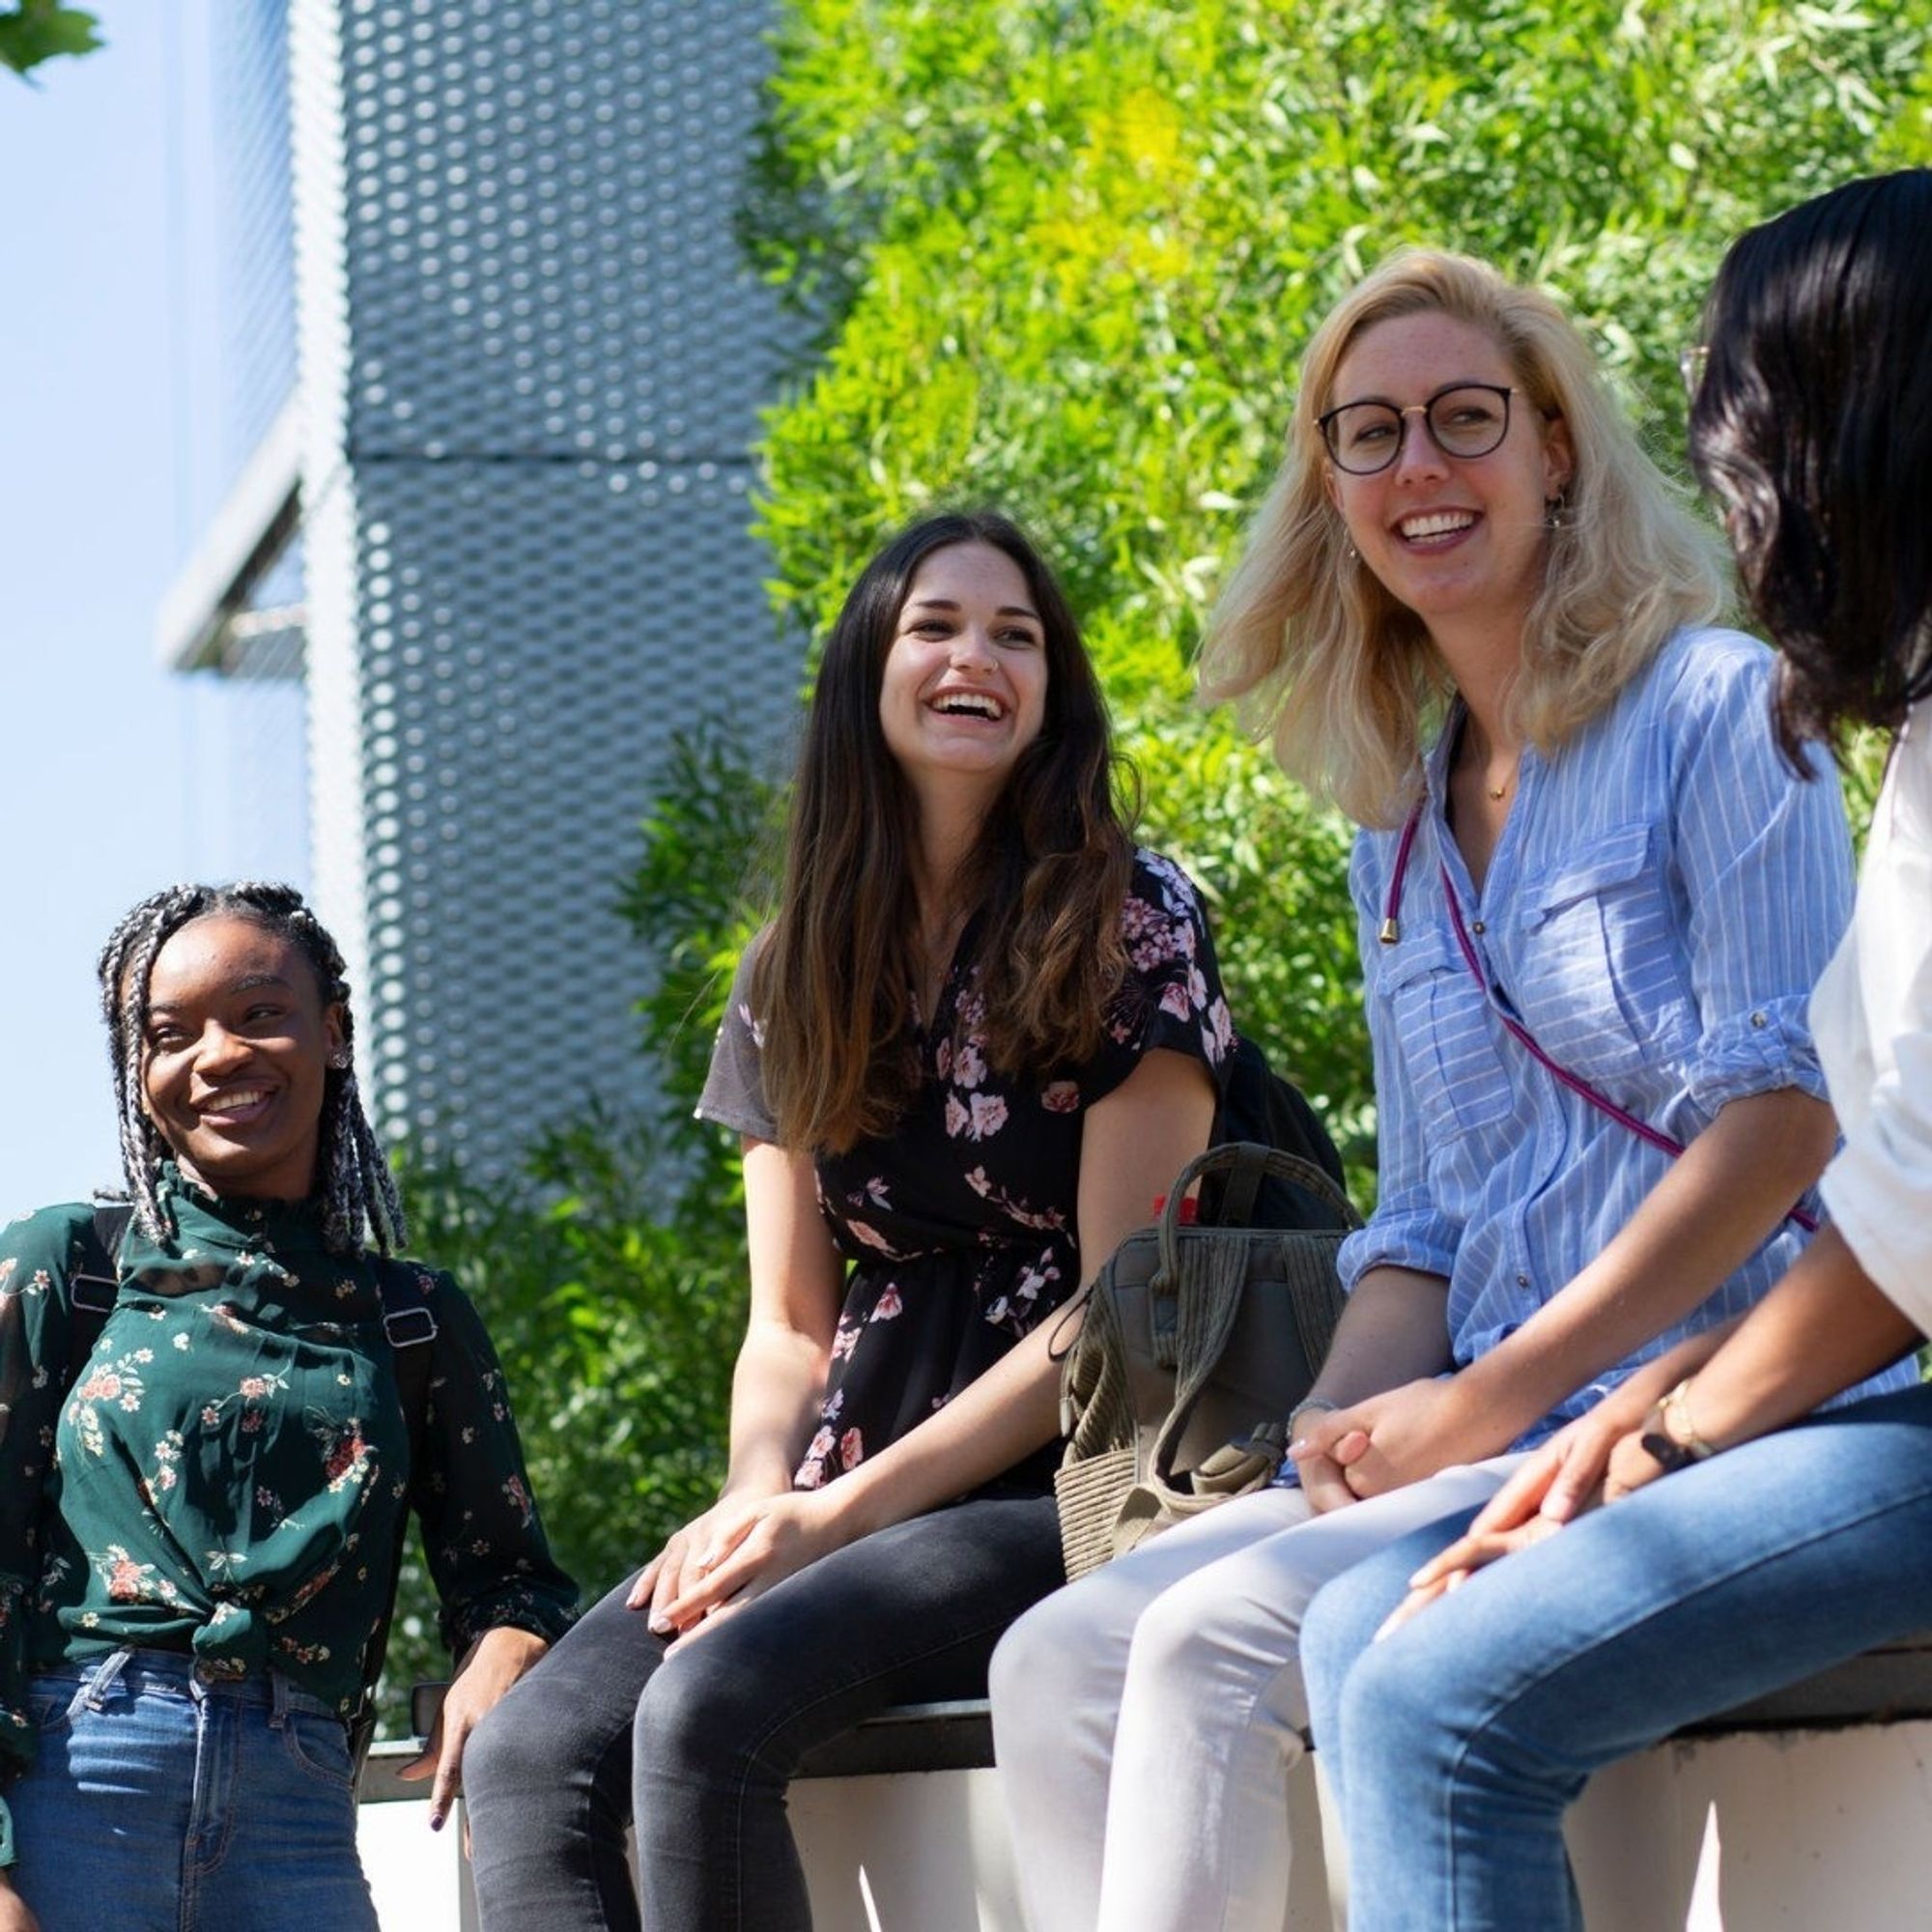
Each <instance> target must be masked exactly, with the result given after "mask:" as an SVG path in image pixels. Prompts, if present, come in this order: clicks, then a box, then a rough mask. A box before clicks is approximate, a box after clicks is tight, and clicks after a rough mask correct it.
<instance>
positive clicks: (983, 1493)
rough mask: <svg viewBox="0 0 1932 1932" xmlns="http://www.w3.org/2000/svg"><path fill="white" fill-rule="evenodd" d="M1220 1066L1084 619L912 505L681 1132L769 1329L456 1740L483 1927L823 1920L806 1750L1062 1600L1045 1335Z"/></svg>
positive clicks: (1195, 956) (1183, 1152)
mask: <svg viewBox="0 0 1932 1932" xmlns="http://www.w3.org/2000/svg"><path fill="white" fill-rule="evenodd" d="M1231 1047H1232V1035H1231V1030H1230V1026H1229V1020H1228V1013H1227V1008H1226V1005H1225V1003H1224V1002H1223V1000H1222V998H1221V994H1220V988H1219V985H1218V983H1217V980H1216V977H1215V970H1214V961H1213V953H1212V950H1211V947H1210V944H1209V940H1208V929H1207V925H1206V923H1205V921H1204V920H1203V917H1202V913H1201V909H1200V905H1199V902H1198V900H1197V898H1196V896H1195V894H1194V891H1193V888H1192V887H1191V886H1190V885H1189V883H1188V881H1187V879H1186V878H1185V876H1184V875H1183V874H1182V873H1181V872H1180V871H1179V869H1177V868H1176V867H1174V866H1173V865H1171V864H1169V863H1168V862H1167V861H1165V860H1163V859H1161V858H1159V857H1157V856H1156V855H1154V854H1151V853H1148V852H1136V851H1135V849H1134V847H1133V845H1132V842H1131V840H1130V838H1128V835H1127V832H1126V830H1125V828H1124V826H1123V825H1122V819H1121V815H1120V812H1119V810H1118V808H1117V805H1116V802H1115V791H1114V772H1113V760H1112V755H1111V753H1110V750H1109V739H1108V729H1107V723H1106V715H1105V711H1104V708H1103V706H1102V703H1101V698H1100V694H1099V691H1098V688H1097V686H1096V684H1095V681H1094V673H1093V670H1092V668H1091V667H1090V665H1089V664H1088V662H1087V659H1086V656H1085V654H1084V652H1083V650H1082V648H1081V644H1080V639H1079V634H1078V631H1077V630H1076V628H1075V625H1074V622H1073V619H1072V617H1071V614H1070V613H1069V612H1068V611H1067V609H1066V606H1065V600H1064V599H1063V598H1062V596H1061V594H1060V591H1059V589H1058V587H1057V586H1056V584H1055V583H1054V581H1053V579H1052V576H1051V575H1050V574H1049V572H1048V571H1047V569H1046V567H1045V565H1044V564H1043V563H1042V562H1041V561H1040V559H1039V557H1038V555H1037V554H1036V553H1035V551H1034V550H1033V548H1032V546H1031V545H1030V544H1029V543H1028V542H1027V540H1026V538H1025V537H1024V536H1022V535H1021V533H1020V532H1019V531H1018V530H1017V529H1016V528H1015V527H1014V526H1012V525H1011V524H1009V522H1007V521H1006V520H1005V519H1004V518H1001V517H996V516H987V515H978V516H959V515H948V516H938V517H933V518H929V519H927V520H925V521H924V522H922V523H920V524H918V525H915V526H913V527H912V528H910V529H909V530H907V531H906V532H904V534H902V535H901V536H899V537H898V538H897V539H896V540H895V541H894V542H893V543H891V544H889V545H888V546H887V547H886V548H885V549H884V550H883V551H882V552H880V554H878V555H877V556H876V557H875V558H874V559H873V560H872V562H871V563H870V564H869V565H867V569H866V570H865V572H864V574H863V575H862V576H861V577H860V579H859V581H858V582H857V584H856V585H855V586H854V588H853V590H852V592H851V595H850V596H849V597H848V598H847V600H846V603H845V606H844V609H843V611H842V612H841V613H840V615H839V618H838V623H837V625H836V626H835V627H834V630H833V633H832V636H831V638H830V639H829V641H828V643H827V645H826V650H825V656H824V661H823V664H822V666H821V668H820V670H819V676H818V682H817V687H816V691H815V694H814V696H813V699H812V704H811V711H810V719H809V722H808V725H807V730H806V739H805V745H804V750H803V753H802V756H801V759H800V764H799V770H798V776H797V782H796V787H795V790H794V794H793V800H792V808H791V820H790V828H789V835H788V847H787V855H786V864H785V874H784V884H783V889H782V893H781V899H780V904H779V907H778V911H777V915H776V917H775V919H774V920H773V922H772V923H771V925H770V926H769V927H768V928H767V930H766V931H765V932H764V933H762V934H761V935H760V936H759V938H758V940H757V941H755V942H754V944H753V947H752V949H751V950H750V952H748V954H747V957H746V959H745V961H744V963H743V965H742V966H741V969H740V972H739V975H738V980H737V982H736V984H735V985H734V987H733V989H732V992H731V997H730V1001H729V1006H728V1009H727V1014H726V1018H725V1026H724V1029H723V1032H722V1034H721V1036H720V1039H719V1043H718V1048H717V1052H716V1055H715V1057H714V1060H713V1063H712V1070H711V1078H710V1080H709V1082H708V1084H707V1086H706V1088H705V1092H704V1096H703V1099H702V1101H701V1102H700V1104H699V1108H698V1111H699V1113H700V1115H701V1116H702V1117H704V1118H706V1119H708V1120H711V1121H715V1122H719V1123H721V1124H723V1125H725V1126H726V1127H729V1128H733V1129H735V1130H736V1131H737V1132H738V1133H739V1135H740V1136H741V1137H742V1142H743V1148H744V1176H745V1209H746V1220H747V1225H748V1230H749V1235H750V1261H751V1294H752V1306H751V1321H750V1325H749V1328H748V1331H747V1334H746V1339H745V1343H744V1347H743V1349H742V1350H741V1352H740V1355H739V1358H738V1366H737V1373H736V1377H735V1379H734V1383H733V1392H732V1404H731V1421H730V1461H729V1469H728V1474H727V1476H726V1479H725V1487H724V1490H723V1492H722V1493H721V1495H720V1497H719V1500H718V1502H717V1503H716V1505H714V1507H712V1508H711V1509H710V1510H708V1511H706V1512H705V1513H704V1514H703V1515H702V1516H700V1517H699V1518H698V1519H697V1520H696V1521H695V1522H692V1523H690V1524H688V1525H687V1526H686V1527H685V1528H683V1529H681V1530H679V1531H678V1532H677V1533H676V1534H675V1535H674V1536H672V1537H671V1538H670V1540H669V1542H668V1544H667V1545H666V1547H665V1548H664V1549H663V1550H662V1551H660V1552H659V1553H658V1554H657V1555H656V1556H655V1557H654V1558H652V1560H651V1561H650V1562H649V1563H647V1564H645V1565H644V1567H643V1568H642V1569H641V1570H640V1571H639V1573H638V1575H637V1576H636V1577H634V1578H631V1579H629V1580H628V1581H626V1582H625V1583H623V1584H621V1585H619V1586H618V1588H617V1589H616V1590H615V1591H613V1592H612V1593H611V1595H610V1596H609V1597H607V1598H606V1599H605V1601H604V1602H603V1604H602V1605H599V1606H598V1607H597V1608H596V1609H594V1610H592V1611H591V1612H590V1614H589V1615H588V1616H587V1617H586V1619H585V1620H584V1622H583V1623H582V1626H580V1628H579V1630H578V1631H577V1633H575V1634H574V1635H573V1637H572V1638H571V1640H570V1641H569V1642H567V1643H566V1644H564V1645H561V1646H559V1648H558V1649H557V1650H556V1652H554V1654H553V1657H552V1658H551V1659H550V1660H548V1661H547V1663H546V1667H545V1669H544V1670H543V1671H542V1672H541V1673H540V1674H539V1675H537V1676H535V1677H533V1679H532V1681H531V1682H530V1683H529V1684H528V1685H527V1686H526V1687H525V1690H524V1691H523V1692H522V1693H521V1694H519V1695H517V1696H515V1697H513V1698H510V1699H508V1700H506V1701H505V1703H504V1705H503V1706H502V1707H501V1709H500V1711H499V1713H498V1714H497V1717H496V1719H495V1720H494V1721H493V1722H492V1724H491V1725H490V1726H489V1727H488V1728H487V1729H486V1730H485V1731H484V1732H483V1733H482V1734H481V1735H480V1736H479V1738H478V1739H477V1740H476V1742H475V1743H474V1744H473V1745H472V1747H471V1750H470V1754H469V1759H468V1760H467V1763H466V1784H467V1789H468V1792H469V1806H470V1818H471V1823H472V1829H473V1834H474V1842H475V1850H476V1875H477V1889H478V1895H479V1898H480V1901H481V1904H482V1910H483V1918H484V1922H485V1924H486V1925H499V1926H505V1927H508V1926H516V1927H522V1926H526V1925H530V1924H537V1923H541V1924H543V1925H545V1926H549V1927H557V1928H578V1927H606V1926H635V1925H636V1924H638V1922H639V1908H638V1900H637V1898H636V1896H635V1895H634V1892H633V1889H632V1883H631V1874H630V1869H629V1862H628V1860H627V1857H626V1851H625V1843H624V1832H625V1828H626V1826H627V1825H629V1824H631V1823H632V1822H633V1821H635V1826H636V1831H637V1855H638V1857H637V1861H638V1872H639V1890H640V1891H641V1893H642V1903H643V1915H644V1922H645V1923H647V1924H648V1925H649V1926H650V1927H651V1932H682V1929H683V1928H695V1927H700V1926H702V1927H732V1928H739V1927H756V1928H758V1932H794V1928H804V1927H807V1926H809V1924H810V1906H809V1903H808V1900H807V1895H806V1889H805V1883H804V1878H803V1875H802V1872H801V1869H800V1865H799V1861H798V1856H797V1852H796V1850H795V1848H794V1846H793V1844H792V1840H791V1836H790V1833H789V1830H788V1828H787V1826H786V1823H785V1816H784V1791H785V1784H786V1780H787V1779H788V1778H789V1776H791V1773H792V1771H793V1769H794V1768H795V1767H796V1765H797V1763H798V1762H799V1759H800V1758H801V1756H802V1755H803V1754H804V1753H805V1752H806V1751H807V1750H808V1749H810V1747H812V1746H814V1745H815V1744H817V1743H819V1742H821V1741H822V1740H825V1739H827V1738H830V1737H833V1736H836V1735H838V1733H839V1732H841V1731H844V1730H847V1729H849V1728H850V1727H851V1726H853V1725H854V1724H856V1723H858V1722H860V1721H861V1720H862V1719H865V1718H866V1717H867V1716H869V1715H870V1714H871V1713H873V1712H875V1711H877V1710H879V1709H881V1708H883V1707H885V1706H887V1705H889V1704H893V1703H895V1702H903V1701H907V1700H931V1699H940V1698H955V1697H964V1696H972V1695H977V1694H980V1692H981V1691H982V1690H983V1689H984V1686H985V1668H986V1660H987V1657H988V1655H989V1654H990V1652H991V1650H992V1647H993V1644H994V1642H995V1641H996V1640H997V1638H998V1637H999V1635H1000V1634H1001V1632H1002V1631H1003V1630H1005V1628H1006V1627H1007V1625H1008V1624H1009V1622H1010V1621H1011V1620H1012V1618H1013V1617H1015V1616H1016V1615H1018V1613H1019V1612H1020V1611H1021V1610H1023V1609H1025V1608H1026V1607H1027V1606H1028V1605H1030V1604H1032V1603H1034V1602H1035V1601H1036V1600H1037V1599H1038V1598H1039V1597H1041V1596H1043V1595H1044V1594H1045V1593H1046V1592H1047V1591H1048V1590H1050V1589H1052V1588H1053V1587H1054V1586H1055V1585H1056V1584H1057V1583H1058V1582H1059V1581H1060V1580H1061V1576H1062V1572H1061V1560H1060V1548H1059V1542H1058V1532H1057V1527H1056V1522H1055V1517H1054V1511H1053V1505H1052V1501H1051V1497H1050V1493H1049V1489H1048V1478H1049V1475H1050V1471H1051V1467H1052V1464H1053V1462H1054V1460H1055V1452H1056V1450H1057V1447H1058V1444H1057V1439H1056V1438H1057V1433H1058V1432H1057V1406H1056V1392H1057V1377H1058V1371H1057V1367H1056V1364H1055V1360H1054V1354H1053V1351H1052V1347H1051V1342H1052V1336H1051V1331H1052V1329H1053V1328H1054V1326H1055V1324H1054V1323H1053V1322H1052V1321H1050V1320H1049V1318H1050V1317H1051V1316H1052V1315H1053V1314H1054V1313H1055V1311H1057V1310H1059V1309H1060V1308H1062V1307H1063V1306H1064V1305H1065V1303H1066V1302H1067V1301H1068V1299H1069V1298H1070V1297H1071V1296H1072V1295H1073V1293H1074V1292H1075V1291H1076V1290H1077V1289H1078V1288H1079V1287H1080V1286H1081V1284H1082V1283H1083V1282H1085V1281H1086V1280H1088V1279H1089V1278H1091V1277H1092V1276H1093V1274H1094V1272H1095V1271H1096V1270H1097V1269H1098V1267H1099V1265H1100V1264H1101V1263H1102V1262H1103V1261H1104V1260H1105V1259H1106V1257H1107V1256H1108V1255H1109V1254H1110V1253H1111V1252H1112V1250H1113V1249H1114V1247H1115V1246H1116V1245H1117V1244H1118V1243H1119V1241H1120V1240H1121V1238H1122V1236H1124V1235H1125V1234H1126V1233H1127V1232H1128V1231H1129V1230H1130V1229H1132V1228H1134V1227H1136V1226H1138V1225H1141V1224H1142V1223H1144V1222H1145V1221H1146V1220H1147V1218H1148V1215H1149V1210H1150V1207H1151V1203H1152V1201H1153V1199H1154V1198H1155V1196H1156V1195H1158V1194H1159V1193H1160V1192H1161V1191H1162V1190H1163V1189H1165V1188H1166V1186H1167V1185H1168V1184H1169V1182H1170V1181H1171V1180H1172V1179H1173V1177H1174V1175H1175V1174H1176V1173H1177V1172H1178V1171H1179V1168H1180V1167H1181V1166H1182V1165H1183V1164H1184V1163H1185V1162H1186V1161H1187V1160H1188V1159H1189V1158H1191V1157H1192V1156H1193V1155H1194V1154H1195V1153H1198V1152H1199V1151H1201V1149H1202V1148H1203V1147H1204V1146H1205V1145H1206V1144H1207V1139H1208V1128H1209V1124H1210V1121H1211V1117H1212V1115H1213V1111H1214V1105H1215V1097H1216V1093H1217V1089H1218V1087H1219V1084H1220V1078H1221V1069H1222V1068H1223V1067H1224V1066H1225V1065H1226V1064H1227V1060H1228V1055H1229V1052H1230V1050H1231Z"/></svg>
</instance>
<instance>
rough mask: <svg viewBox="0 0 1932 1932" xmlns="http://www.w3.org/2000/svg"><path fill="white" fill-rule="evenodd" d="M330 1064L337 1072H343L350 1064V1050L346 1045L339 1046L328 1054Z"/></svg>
mask: <svg viewBox="0 0 1932 1932" xmlns="http://www.w3.org/2000/svg"><path fill="white" fill-rule="evenodd" d="M328 1064H329V1065H330V1066H332V1067H333V1068H334V1069H335V1071H336V1072H338V1073H340V1072H342V1071H343V1070H344V1069H345V1068H346V1067H347V1066H348V1065H349V1050H348V1049H347V1048H346V1047H338V1048H337V1049H336V1051H335V1052H333V1053H331V1054H330V1055H329V1056H328Z"/></svg>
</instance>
